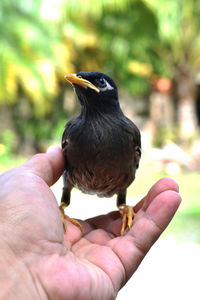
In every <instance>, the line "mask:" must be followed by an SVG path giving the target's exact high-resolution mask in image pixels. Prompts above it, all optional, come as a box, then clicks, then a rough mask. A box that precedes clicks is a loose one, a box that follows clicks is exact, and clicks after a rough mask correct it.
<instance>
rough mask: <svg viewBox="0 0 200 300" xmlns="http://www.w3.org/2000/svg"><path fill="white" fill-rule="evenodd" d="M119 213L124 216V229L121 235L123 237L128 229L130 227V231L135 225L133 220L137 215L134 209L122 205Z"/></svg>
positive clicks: (122, 228)
mask: <svg viewBox="0 0 200 300" xmlns="http://www.w3.org/2000/svg"><path fill="white" fill-rule="evenodd" d="M119 211H120V213H121V215H122V227H121V232H120V233H121V235H123V234H124V232H125V230H126V228H127V227H128V229H130V228H131V226H132V225H133V219H134V216H135V215H136V214H135V212H134V210H133V208H132V207H131V206H129V205H126V204H122V205H120V206H119Z"/></svg>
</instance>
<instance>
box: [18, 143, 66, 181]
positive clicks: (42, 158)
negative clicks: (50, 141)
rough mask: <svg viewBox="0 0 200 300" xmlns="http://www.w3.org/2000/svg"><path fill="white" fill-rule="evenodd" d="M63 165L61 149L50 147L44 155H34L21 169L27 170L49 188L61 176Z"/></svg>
mask: <svg viewBox="0 0 200 300" xmlns="http://www.w3.org/2000/svg"><path fill="white" fill-rule="evenodd" d="M64 165H65V163H64V156H63V152H62V149H61V148H60V147H58V146H51V147H50V148H48V149H47V152H46V153H39V154H36V155H34V156H33V157H32V158H31V159H29V160H28V161H27V162H26V163H24V164H23V165H22V167H23V168H26V169H29V170H30V171H31V172H33V173H34V174H36V175H37V176H39V177H40V178H42V179H43V180H44V181H45V182H46V183H47V184H48V185H49V186H51V185H52V184H54V183H55V182H56V181H57V180H58V179H59V177H60V176H61V175H62V173H63V171H64Z"/></svg>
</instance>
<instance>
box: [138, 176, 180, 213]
mask: <svg viewBox="0 0 200 300" xmlns="http://www.w3.org/2000/svg"><path fill="white" fill-rule="evenodd" d="M167 190H171V191H175V192H178V191H179V187H178V184H177V183H176V181H175V180H173V179H171V178H168V177H166V178H162V179H160V180H158V181H157V182H156V183H155V184H154V185H153V186H152V188H151V189H150V190H149V192H148V194H147V196H145V197H144V198H143V199H142V200H140V202H138V203H137V204H136V205H135V206H134V211H135V212H136V213H137V212H138V211H139V210H140V209H141V208H142V209H143V210H145V209H147V207H148V206H149V204H150V202H151V201H152V199H154V198H155V197H156V196H157V195H159V194H160V193H162V192H164V191H167Z"/></svg>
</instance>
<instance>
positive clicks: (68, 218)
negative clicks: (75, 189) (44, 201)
mask: <svg viewBox="0 0 200 300" xmlns="http://www.w3.org/2000/svg"><path fill="white" fill-rule="evenodd" d="M67 206H68V205H67V204H65V203H64V202H62V203H61V205H60V206H59V210H60V215H61V220H62V223H63V229H64V232H66V220H65V219H67V220H68V221H70V222H71V223H72V224H74V225H75V226H77V227H79V228H80V230H81V231H82V226H81V224H80V223H79V222H78V221H77V220H74V219H72V218H70V217H69V216H67V215H66V214H65V211H64V209H65V208H66V207H67Z"/></svg>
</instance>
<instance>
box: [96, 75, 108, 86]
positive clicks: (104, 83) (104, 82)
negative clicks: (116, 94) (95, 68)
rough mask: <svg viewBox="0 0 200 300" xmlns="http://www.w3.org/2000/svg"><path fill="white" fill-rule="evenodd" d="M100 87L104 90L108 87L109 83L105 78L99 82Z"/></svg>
mask: <svg viewBox="0 0 200 300" xmlns="http://www.w3.org/2000/svg"><path fill="white" fill-rule="evenodd" d="M98 86H99V87H101V88H104V87H106V86H107V82H106V80H105V79H104V78H103V77H102V78H100V79H99V80H98Z"/></svg>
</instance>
